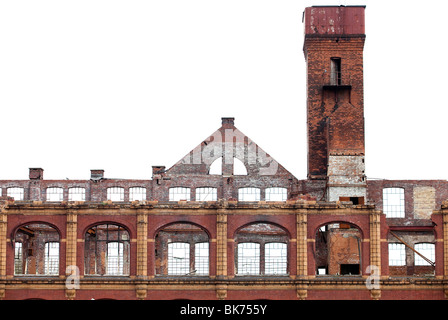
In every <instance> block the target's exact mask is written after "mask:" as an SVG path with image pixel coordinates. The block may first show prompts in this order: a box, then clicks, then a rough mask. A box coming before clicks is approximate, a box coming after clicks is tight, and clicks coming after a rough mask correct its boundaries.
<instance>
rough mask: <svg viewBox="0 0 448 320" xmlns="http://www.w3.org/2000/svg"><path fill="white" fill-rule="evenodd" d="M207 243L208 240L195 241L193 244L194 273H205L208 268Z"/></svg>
mask: <svg viewBox="0 0 448 320" xmlns="http://www.w3.org/2000/svg"><path fill="white" fill-rule="evenodd" d="M208 261H209V244H208V242H201V243H196V244H195V246H194V266H195V271H196V272H195V274H197V275H207V274H208V268H209V263H208Z"/></svg>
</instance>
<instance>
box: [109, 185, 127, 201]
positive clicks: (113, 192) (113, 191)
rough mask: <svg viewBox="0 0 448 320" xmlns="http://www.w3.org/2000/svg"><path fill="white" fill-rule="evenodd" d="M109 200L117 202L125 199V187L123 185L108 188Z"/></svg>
mask: <svg viewBox="0 0 448 320" xmlns="http://www.w3.org/2000/svg"><path fill="white" fill-rule="evenodd" d="M107 200H108V201H115V202H120V201H124V188H122V187H110V188H107Z"/></svg>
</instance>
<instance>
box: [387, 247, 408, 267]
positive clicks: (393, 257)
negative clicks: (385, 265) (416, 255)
mask: <svg viewBox="0 0 448 320" xmlns="http://www.w3.org/2000/svg"><path fill="white" fill-rule="evenodd" d="M388 247H389V266H405V265H406V246H405V245H404V244H402V243H389V245H388Z"/></svg>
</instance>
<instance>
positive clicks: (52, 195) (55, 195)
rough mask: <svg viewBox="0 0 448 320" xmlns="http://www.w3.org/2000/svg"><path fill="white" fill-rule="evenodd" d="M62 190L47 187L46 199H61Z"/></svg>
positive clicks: (62, 196) (62, 197) (62, 195)
mask: <svg viewBox="0 0 448 320" xmlns="http://www.w3.org/2000/svg"><path fill="white" fill-rule="evenodd" d="M63 199H64V190H63V189H62V188H58V187H51V188H47V201H62V200H63Z"/></svg>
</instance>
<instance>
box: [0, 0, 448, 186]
mask: <svg viewBox="0 0 448 320" xmlns="http://www.w3.org/2000/svg"><path fill="white" fill-rule="evenodd" d="M328 4H330V5H341V4H342V5H354V4H357V5H358V4H361V5H366V34H367V38H366V45H365V49H364V58H365V59H364V67H365V68H364V76H365V87H364V88H365V89H364V90H365V121H366V174H367V177H368V178H384V179H448V169H447V162H448V147H447V144H446V137H447V134H446V120H447V115H448V108H447V102H446V98H445V93H446V91H447V90H448V86H447V80H446V79H447V76H448V72H447V71H448V70H447V69H448V64H447V63H446V59H447V56H448V55H447V48H448V46H447V45H446V44H445V42H446V39H447V31H446V22H445V16H446V13H447V11H448V10H447V9H448V4H447V2H444V1H433V0H428V1H425V2H420V1H419V2H417V1H385V0H381V1H380V0H375V1H364V2H359V1H358V2H354V1H325V2H317V1H305V0H301V1H299V0H296V1H290V0H223V1H215V0H202V1H200V0H163V1H162V0H158V1H152V0H141V1H133V0H126V1H124V0H120V1H119V0H105V1H99V0H86V1H84V0H76V1H75V0H73V1H65V0H54V1H48V0H42V1H37V0H32V1H26V0H23V1H20V0H17V1H5V0H2V1H0V117H1V121H0V128H1V131H0V132H1V141H2V143H1V149H0V150H1V151H0V179H1V180H4V179H28V168H30V167H42V168H44V170H45V172H44V178H45V179H66V178H69V179H89V178H90V169H104V170H105V171H106V172H105V176H106V178H129V179H131V178H132V179H149V178H150V177H151V166H152V165H165V166H167V168H169V167H170V166H172V165H173V164H174V163H175V162H177V161H178V160H179V159H181V158H182V157H183V156H184V155H185V154H187V153H188V152H189V151H190V150H191V149H193V148H194V147H195V146H196V145H198V144H199V143H200V142H201V141H202V140H203V139H205V138H206V137H207V136H208V135H210V134H212V133H213V132H214V131H215V130H216V129H217V128H219V127H220V125H221V117H235V125H236V127H237V128H238V129H240V130H241V131H242V132H243V133H245V134H246V135H247V136H249V137H250V138H251V139H252V140H253V141H255V142H256V143H258V144H259V145H260V147H261V148H263V149H264V150H265V151H266V152H267V153H269V154H270V155H271V156H272V157H274V158H275V159H276V160H277V161H278V162H279V163H280V164H282V165H283V166H284V167H285V168H286V169H288V170H289V171H290V172H291V173H293V174H294V175H295V176H296V177H297V178H299V179H303V178H306V171H307V164H306V161H307V154H306V153H307V145H306V127H305V125H306V88H305V80H306V78H305V60H304V55H303V51H302V46H303V25H302V12H303V11H304V8H305V7H306V6H310V5H328Z"/></svg>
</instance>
